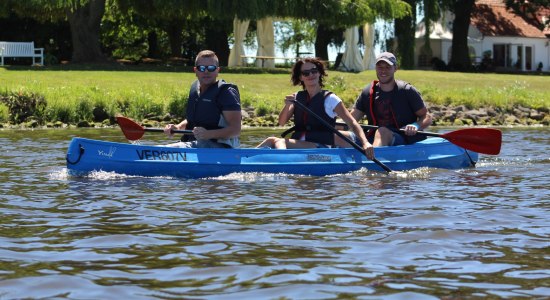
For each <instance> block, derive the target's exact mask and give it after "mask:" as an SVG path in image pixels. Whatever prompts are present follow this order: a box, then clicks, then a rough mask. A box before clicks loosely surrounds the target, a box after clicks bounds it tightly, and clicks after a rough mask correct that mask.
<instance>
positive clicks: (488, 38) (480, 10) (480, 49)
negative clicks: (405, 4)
mask: <svg viewBox="0 0 550 300" xmlns="http://www.w3.org/2000/svg"><path fill="white" fill-rule="evenodd" d="M548 18H550V8H547V9H541V10H540V11H539V12H537V14H536V15H533V16H531V18H530V19H529V20H526V19H524V18H522V17H520V16H518V15H516V14H514V13H513V12H512V11H511V10H507V9H506V5H505V4H504V0H478V1H476V4H475V7H474V9H473V12H472V18H471V22H470V28H469V30H468V47H469V49H470V57H471V60H472V63H473V64H475V65H480V64H481V63H482V61H483V62H484V64H483V66H484V67H490V68H492V69H494V70H496V71H499V70H500V71H503V70H507V71H536V70H538V69H540V70H542V71H546V72H548V71H550V28H549V27H548V26H547V27H546V28H545V29H544V30H540V29H539V28H537V26H536V23H537V22H538V23H539V24H544V22H546V20H548ZM452 21H453V15H452V14H451V13H447V14H445V15H444V16H443V17H442V18H441V19H440V21H439V22H436V23H434V24H433V26H432V29H431V32H430V47H431V49H432V56H431V57H429V56H428V55H426V54H423V53H422V50H421V49H422V46H423V45H424V32H425V27H424V24H423V23H420V24H419V25H418V26H417V31H416V49H415V65H416V66H417V67H418V68H419V69H422V68H432V67H433V63H434V62H435V60H437V59H439V60H441V61H443V62H444V63H445V64H448V63H449V61H450V56H451V46H452ZM434 58H437V59H435V60H434ZM484 58H485V60H484Z"/></svg>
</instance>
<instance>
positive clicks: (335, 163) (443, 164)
mask: <svg viewBox="0 0 550 300" xmlns="http://www.w3.org/2000/svg"><path fill="white" fill-rule="evenodd" d="M375 156H376V158H377V159H378V160H379V161H381V162H382V163H383V164H385V165H387V166H388V167H389V168H391V169H392V170H395V171H403V170H411V169H416V168H421V167H429V168H444V169H459V168H466V167H473V166H474V165H475V163H476V162H477V160H478V153H476V152H471V151H469V150H465V149H463V148H460V147H458V146H456V145H454V144H452V143H450V142H448V141H447V140H445V139H442V138H428V139H426V140H424V141H421V142H418V143H416V144H413V145H406V146H393V147H378V148H375ZM66 158H67V169H68V172H69V175H71V176H86V175H87V174H88V173H90V172H93V171H105V172H115V173H119V174H126V175H138V176H171V177H183V178H202V177H217V176H223V175H227V174H230V173H237V172H239V173H245V172H260V173H287V174H302V175H313V176H325V175H332V174H342V173H348V172H353V171H357V170H359V169H361V168H366V169H369V170H374V171H383V169H382V168H381V167H380V166H378V165H377V164H375V163H374V162H372V161H371V160H369V159H367V158H366V157H365V156H364V155H363V154H361V153H360V152H359V151H357V150H356V149H354V148H324V149H284V150H277V149H257V148H240V149H187V148H186V149H183V148H171V147H164V146H153V145H139V144H128V143H116V142H108V141H100V140H91V139H85V138H73V139H72V141H71V143H70V145H69V148H68V150H67V157H66Z"/></svg>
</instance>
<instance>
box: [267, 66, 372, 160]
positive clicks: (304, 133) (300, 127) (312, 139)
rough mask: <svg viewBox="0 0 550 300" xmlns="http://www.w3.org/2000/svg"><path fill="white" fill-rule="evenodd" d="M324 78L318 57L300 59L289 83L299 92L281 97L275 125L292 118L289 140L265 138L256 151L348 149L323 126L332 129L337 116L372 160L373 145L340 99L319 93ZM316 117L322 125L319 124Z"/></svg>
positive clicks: (322, 91)
mask: <svg viewBox="0 0 550 300" xmlns="http://www.w3.org/2000/svg"><path fill="white" fill-rule="evenodd" d="M325 76H327V73H326V72H325V66H324V64H323V63H322V61H321V60H320V59H318V58H304V59H300V60H299V61H297V62H296V63H295V64H294V66H293V67H292V77H291V81H292V83H293V85H295V86H297V85H301V86H302V90H301V91H298V92H296V93H294V94H291V95H288V96H286V97H285V106H284V107H283V109H282V110H281V112H280V114H279V126H284V125H285V124H286V123H287V122H288V121H289V120H290V118H291V117H293V118H294V127H293V128H294V133H293V134H292V136H291V137H290V138H279V137H274V136H273V137H268V138H267V139H265V140H264V141H263V142H262V143H260V144H259V145H258V146H257V148H266V147H269V148H276V149H287V148H327V147H335V146H336V147H351V145H349V144H348V143H347V142H345V141H344V140H342V139H340V138H335V134H334V133H333V132H332V131H331V130H330V128H327V127H326V123H328V124H329V125H331V126H332V127H334V126H335V125H336V117H340V118H341V119H342V120H343V121H344V122H345V123H346V124H347V125H348V127H349V128H351V129H352V130H353V132H354V133H355V134H356V136H357V137H358V139H359V140H360V141H361V143H362V145H363V150H364V151H365V154H366V155H367V157H369V158H371V159H372V158H373V157H374V149H373V146H372V145H371V144H370V143H369V142H368V141H367V139H366V137H365V134H364V132H363V130H362V129H361V126H359V124H358V123H357V121H356V120H355V119H354V118H353V117H352V115H351V114H350V113H349V111H348V110H347V109H346V107H345V106H344V104H343V102H342V100H341V99H340V98H339V97H338V96H336V95H335V94H334V93H332V92H330V91H328V90H323V87H324V84H323V79H324V77H325ZM295 101H297V102H300V103H301V104H303V105H305V106H306V107H307V108H309V110H310V111H311V112H313V113H315V115H316V116H312V115H309V113H308V112H307V111H305V110H304V109H302V108H301V107H300V105H295V103H294V102H295ZM318 117H320V118H321V119H323V120H324V121H325V122H320V120H318Z"/></svg>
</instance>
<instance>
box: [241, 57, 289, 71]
mask: <svg viewBox="0 0 550 300" xmlns="http://www.w3.org/2000/svg"><path fill="white" fill-rule="evenodd" d="M242 58H244V59H247V58H252V59H259V60H260V61H261V62H262V68H263V67H264V64H265V61H266V60H268V59H273V60H275V59H281V60H284V61H285V62H286V61H289V60H298V59H300V58H299V57H275V56H248V55H241V59H242Z"/></svg>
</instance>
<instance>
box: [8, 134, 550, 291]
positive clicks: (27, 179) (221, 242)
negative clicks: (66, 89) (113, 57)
mask: <svg viewBox="0 0 550 300" xmlns="http://www.w3.org/2000/svg"><path fill="white" fill-rule="evenodd" d="M436 130H439V131H440V132H444V131H448V130H452V129H447V130H445V129H443V128H439V129H434V131H436ZM279 133H280V132H279V131H274V130H267V129H265V130H258V129H254V130H252V129H249V130H245V132H244V133H243V144H244V145H245V146H246V145H248V146H251V145H255V144H256V143H258V142H260V141H261V140H262V139H263V138H264V137H265V136H267V135H269V134H279ZM73 136H81V137H88V138H97V139H105V140H112V141H124V139H123V136H122V134H121V132H120V131H119V130H117V129H58V130H34V131H29V130H0V170H1V172H0V179H1V180H0V193H1V194H0V213H1V218H0V228H1V229H0V299H21V298H25V299H44V298H47V299H51V298H55V299H235V298H238V299H240V300H243V299H342V298H344V299H392V300H393V299H464V298H468V299H472V298H474V299H475V298H510V299H513V298H521V299H527V298H534V299H543V298H545V299H547V298H549V297H550V285H549V282H550V251H549V249H550V247H549V246H550V222H549V220H550V218H549V217H548V216H549V215H550V202H549V199H550V188H549V186H550V177H549V175H550V172H549V168H550V155H549V154H548V153H549V151H550V146H549V142H550V131H549V130H548V128H526V129H517V128H516V129H503V147H502V152H501V154H500V155H499V156H485V155H482V156H481V159H480V162H479V163H478V165H477V167H476V168H470V169H463V170H435V169H418V170H413V171H410V172H407V173H406V174H401V175H399V176H395V175H391V174H389V175H388V174H385V173H382V172H371V171H363V170H362V171H358V172H355V173H350V174H345V175H338V176H329V177H308V176H295V175H285V174H276V175H266V174H232V175H229V176H224V177H220V178H208V179H191V180H190V179H177V178H143V177H128V176H124V175H120V174H118V175H117V174H110V173H97V174H94V175H93V176H89V177H86V178H74V177H70V176H67V172H66V169H65V153H66V149H67V146H68V143H69V141H70V139H71V137H73ZM148 142H151V143H159V142H160V143H164V142H167V141H166V140H165V139H164V137H163V136H161V135H160V134H157V133H146V135H145V137H144V140H143V143H148Z"/></svg>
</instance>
